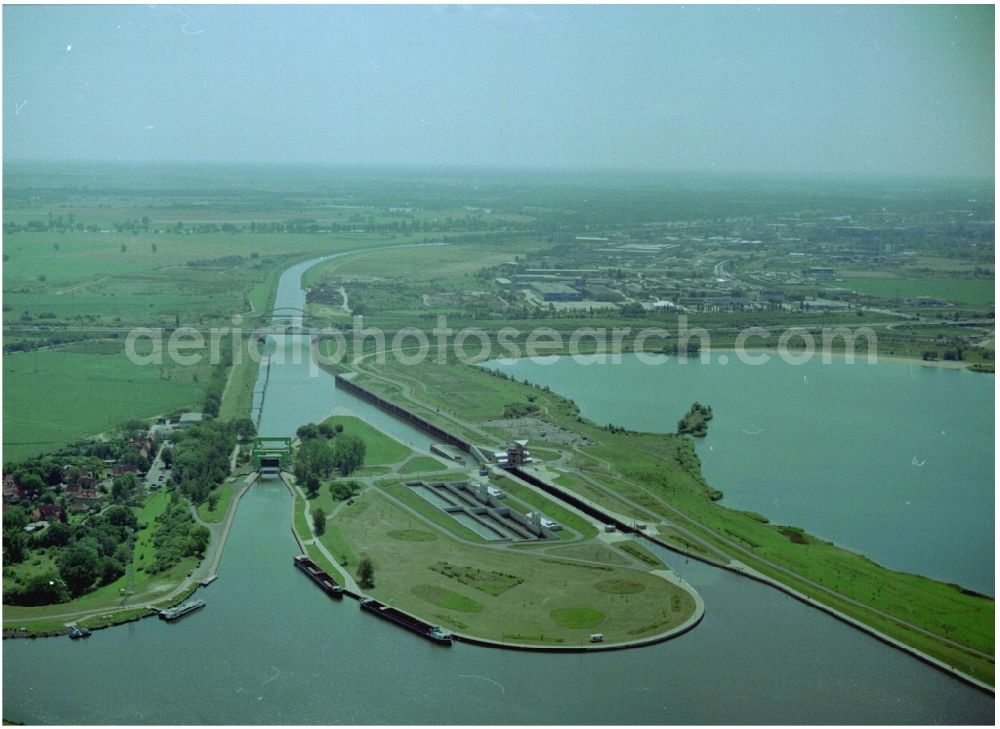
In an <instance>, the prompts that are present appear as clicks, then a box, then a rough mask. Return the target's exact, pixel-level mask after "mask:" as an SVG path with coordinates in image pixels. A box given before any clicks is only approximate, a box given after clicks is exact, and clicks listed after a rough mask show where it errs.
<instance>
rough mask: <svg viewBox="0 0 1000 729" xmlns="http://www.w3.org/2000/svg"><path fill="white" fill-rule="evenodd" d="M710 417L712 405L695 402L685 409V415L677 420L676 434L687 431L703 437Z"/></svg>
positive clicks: (696, 436) (697, 436) (706, 431)
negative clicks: (688, 408)
mask: <svg viewBox="0 0 1000 729" xmlns="http://www.w3.org/2000/svg"><path fill="white" fill-rule="evenodd" d="M711 419H712V406H711V405H702V404H701V403H698V402H695V403H694V404H693V405H692V406H691V409H690V410H688V411H687V415H685V416H684V417H683V418H681V419H680V420H678V421H677V433H678V435H684V434H685V433H687V434H690V435H693V436H694V437H695V438H704V437H705V436H706V435H708V421H709V420H711Z"/></svg>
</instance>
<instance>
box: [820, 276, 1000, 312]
mask: <svg viewBox="0 0 1000 729" xmlns="http://www.w3.org/2000/svg"><path fill="white" fill-rule="evenodd" d="M838 285H841V286H844V287H846V288H849V289H854V290H855V291H857V292H859V293H863V294H871V295H873V296H882V297H886V298H895V297H897V296H899V297H900V298H903V299H910V298H914V297H917V296H932V297H934V298H936V299H942V300H944V301H953V302H956V303H959V304H971V305H975V306H985V305H987V304H991V303H993V300H994V289H993V281H992V280H974V279H961V278H861V277H859V278H847V279H844V281H843V283H840V284H838Z"/></svg>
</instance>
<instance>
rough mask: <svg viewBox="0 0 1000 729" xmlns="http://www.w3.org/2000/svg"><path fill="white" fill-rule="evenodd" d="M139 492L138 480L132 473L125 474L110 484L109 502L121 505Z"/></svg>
mask: <svg viewBox="0 0 1000 729" xmlns="http://www.w3.org/2000/svg"><path fill="white" fill-rule="evenodd" d="M138 490H139V479H137V478H136V477H135V474H133V473H126V474H125V475H124V476H119V477H118V478H116V479H115V480H114V481H112V482H111V500H112V501H114V502H115V503H117V504H123V503H125V502H126V501H128V500H129V499H131V498H132V497H133V496H135V494H136V493H137V492H138Z"/></svg>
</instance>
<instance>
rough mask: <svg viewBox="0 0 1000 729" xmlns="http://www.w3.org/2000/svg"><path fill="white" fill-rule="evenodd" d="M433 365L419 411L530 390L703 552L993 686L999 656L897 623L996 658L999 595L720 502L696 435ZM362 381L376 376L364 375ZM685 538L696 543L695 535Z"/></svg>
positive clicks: (467, 408) (482, 408)
mask: <svg viewBox="0 0 1000 729" xmlns="http://www.w3.org/2000/svg"><path fill="white" fill-rule="evenodd" d="M430 368H434V369H435V370H436V373H435V374H434V375H433V376H431V377H429V378H428V384H427V387H425V388H419V389H413V391H412V392H413V393H414V394H415V395H416V397H417V398H418V399H420V400H422V401H423V402H424V403H426V406H427V407H425V408H420V407H417V408H416V410H417V411H418V412H420V413H421V414H424V415H428V417H432V416H433V417H434V418H436V419H437V420H438V421H445V420H446V419H445V418H444V417H442V415H441V413H440V411H450V412H451V413H452V414H454V415H456V416H459V417H464V418H468V419H469V420H475V419H479V420H482V419H483V418H484V417H496V415H497V412H498V411H497V409H496V406H497V405H498V404H500V403H506V402H511V401H527V398H528V396H534V397H535V402H536V403H537V404H539V405H540V406H541V407H542V415H541V416H542V417H543V418H544V419H546V420H548V421H549V422H552V423H554V424H557V425H560V426H563V427H566V428H569V429H571V430H573V431H575V432H577V433H580V434H581V435H584V436H586V437H587V438H589V439H591V440H592V441H594V442H595V445H593V446H581V447H580V448H579V449H578V451H572V452H569V455H570V456H571V460H570V465H571V467H572V468H574V469H578V470H579V471H580V472H582V473H587V474H589V475H591V476H592V477H594V478H595V479H596V480H597V481H598V482H599V483H601V484H602V485H604V486H605V487H607V488H609V489H611V490H612V491H614V492H615V493H618V494H620V495H621V496H622V497H624V498H627V499H629V500H631V501H633V502H635V503H637V504H639V505H640V506H641V507H642V508H643V509H646V510H649V511H651V512H653V513H656V514H659V515H661V516H662V517H663V518H669V519H670V521H672V522H673V523H675V524H677V525H678V526H679V527H682V528H685V529H688V530H689V531H690V532H692V533H693V534H694V535H697V537H698V538H699V539H700V540H704V541H705V542H707V544H708V545H709V546H708V547H707V548H706V547H700V549H703V550H706V551H709V552H711V551H715V552H718V553H721V554H727V555H729V556H731V557H736V558H738V559H740V560H741V561H743V562H745V563H747V564H749V565H750V566H752V567H754V568H756V569H758V570H760V571H761V572H763V573H765V574H769V575H771V576H772V577H775V578H776V579H778V580H779V581H781V582H784V583H786V584H788V585H790V586H792V587H795V588H796V589H799V590H801V591H802V592H804V593H806V594H808V595H810V596H812V597H813V598H815V599H817V600H820V601H822V602H824V603H825V604H828V605H830V606H831V607H835V608H837V609H840V610H842V611H843V612H845V613H846V614H848V615H851V616H853V617H855V618H857V619H859V620H861V621H862V622H864V623H866V624H868V625H871V626H872V627H874V628H876V629H878V630H880V631H882V632H884V633H886V634H887V635H889V636H891V637H894V638H897V639H899V640H901V641H903V642H905V643H907V644H909V645H912V646H913V647H915V648H917V649H919V650H922V651H924V652H926V653H928V654H930V655H932V656H935V657H938V658H941V659H942V660H944V661H945V662H947V663H949V664H950V665H954V666H955V667H957V668H958V669H959V670H962V671H964V672H967V673H969V674H970V675H974V676H976V677H977V678H979V679H981V680H985V681H987V682H989V683H992V681H993V671H994V666H993V659H992V657H990V658H983V657H981V656H978V655H976V654H975V653H974V652H970V651H968V650H965V649H964V648H962V647H956V646H953V645H951V644H950V643H946V642H944V641H943V640H939V639H938V638H936V637H930V636H924V635H922V634H920V633H917V632H915V631H913V630H912V629H910V628H909V627H907V626H905V625H902V624H900V622H898V621H902V622H904V623H907V624H912V625H915V626H917V627H919V628H921V629H924V630H927V631H930V632H931V633H933V634H934V635H935V636H940V638H941V639H945V640H948V641H953V642H955V643H957V644H959V645H960V646H966V647H968V648H970V649H972V650H973V651H981V652H983V653H985V654H988V655H990V656H992V654H993V640H994V631H993V625H994V601H993V600H992V599H989V598H988V597H984V596H981V595H976V594H972V593H968V592H966V591H963V590H962V589H961V588H959V587H957V586H955V585H949V584H945V583H942V582H938V581H935V580H932V579H929V578H925V577H921V576H917V575H910V574H904V573H899V572H895V571H892V570H889V569H887V568H885V567H882V566H880V565H878V564H876V563H874V562H872V561H871V560H869V559H868V558H866V557H864V556H863V555H858V554H855V553H852V552H849V551H847V550H844V549H841V548H838V547H836V546H835V545H832V544H829V543H827V542H823V541H821V540H818V539H816V538H814V537H812V536H811V535H809V534H807V533H805V532H803V531H801V530H798V529H794V528H789V527H782V526H777V525H772V524H768V523H766V520H761V518H760V517H759V516H757V515H753V514H749V513H747V512H742V511H738V510H734V509H729V508H727V507H725V506H721V505H719V504H717V503H715V502H714V501H713V500H712V497H713V496H716V495H717V492H714V491H713V490H712V489H711V487H710V486H708V484H706V483H705V482H704V479H703V478H702V477H701V473H700V462H699V461H698V458H697V455H696V454H695V452H694V449H693V444H692V441H691V440H690V439H688V438H686V437H681V436H676V435H653V434H644V433H611V432H609V431H607V430H605V429H603V428H600V427H598V426H596V425H594V424H593V423H590V422H589V421H586V420H584V419H582V418H580V417H579V415H578V412H577V410H576V408H575V406H574V405H573V404H572V403H571V402H569V401H568V400H566V399H564V398H562V397H560V396H558V395H556V394H554V393H549V392H544V391H542V390H539V389H537V388H533V387H528V386H525V385H522V384H520V383H516V382H511V381H507V380H503V379H500V378H497V377H493V376H492V375H489V374H487V373H485V372H482V371H478V370H476V369H474V368H472V367H468V366H463V365H459V366H447V367H442V366H440V365H433V364H427V365H421V366H418V367H416V368H414V367H409V368H406V376H407V377H410V378H423V376H424V374H425V372H424V371H425V370H427V369H430ZM393 374H395V373H393ZM362 382H364V383H366V384H367V383H370V382H374V380H372V379H371V378H365V379H363V380H362ZM442 424H445V423H442ZM445 427H447V425H446V426H445ZM678 536H680V537H681V538H682V539H683V540H684V541H688V542H690V541H691V540H690V539H689V538H688V537H687V536H684V535H678ZM734 545H735V546H734ZM678 546H683V545H682V544H680V543H678ZM782 569H787V570H789V571H791V572H793V573H794V575H795V576H792V575H789V574H787V573H785V572H783V571H782ZM848 600H854V601H857V602H859V603H862V605H861V606H859V605H854V604H852V603H850V602H848ZM876 611H878V612H876ZM880 613H885V614H887V615H885V616H883V615H881V614H880Z"/></svg>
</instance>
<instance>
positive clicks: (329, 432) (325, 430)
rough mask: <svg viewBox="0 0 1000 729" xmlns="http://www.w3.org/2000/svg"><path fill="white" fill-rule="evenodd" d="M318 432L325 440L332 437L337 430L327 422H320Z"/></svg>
mask: <svg viewBox="0 0 1000 729" xmlns="http://www.w3.org/2000/svg"><path fill="white" fill-rule="evenodd" d="M319 434H320V435H321V436H323V437H324V438H326V439H327V440H329V439H330V438H332V437H333V436H334V435H336V434H337V431H335V430H334V429H333V426H332V425H330V424H329V423H320V424H319Z"/></svg>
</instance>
